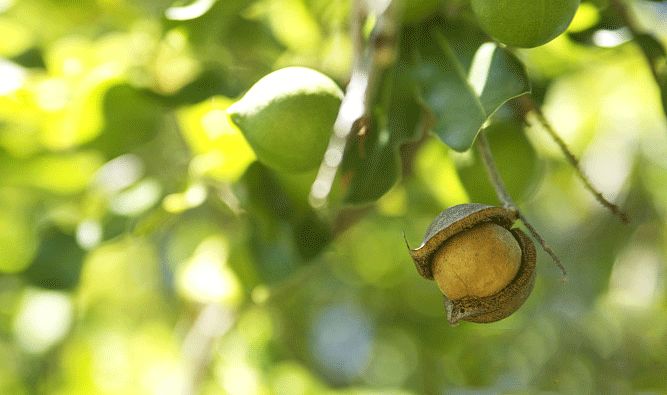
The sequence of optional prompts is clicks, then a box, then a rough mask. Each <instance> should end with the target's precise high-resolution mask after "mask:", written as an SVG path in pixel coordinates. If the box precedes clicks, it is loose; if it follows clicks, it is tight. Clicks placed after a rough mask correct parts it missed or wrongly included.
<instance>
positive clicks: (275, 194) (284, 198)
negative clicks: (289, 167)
mask: <svg viewBox="0 0 667 395" xmlns="http://www.w3.org/2000/svg"><path fill="white" fill-rule="evenodd" d="M242 181H243V183H244V185H245V191H246V195H247V198H246V199H244V202H243V205H244V208H245V209H246V211H247V213H248V220H249V224H250V232H249V233H250V234H249V240H248V243H249V244H250V246H251V249H250V250H251V254H252V256H253V258H254V261H255V263H256V265H257V268H258V272H259V273H261V276H262V280H263V281H265V282H267V283H276V282H280V281H282V280H285V279H286V278H287V277H289V276H290V275H292V274H294V272H295V271H297V270H298V269H299V268H300V267H301V266H303V265H304V264H306V263H307V262H308V261H309V260H310V259H312V258H313V257H315V256H316V255H317V254H319V253H320V252H321V251H322V249H324V247H326V246H327V245H328V243H329V241H331V238H332V236H331V230H330V226H329V225H328V224H327V223H326V222H325V221H324V220H322V219H321V218H320V217H319V216H318V214H317V213H316V212H315V211H314V210H313V209H312V208H311V207H310V206H308V204H307V202H306V199H303V200H301V199H297V198H295V197H294V196H290V195H289V194H288V193H287V191H286V187H285V185H283V184H282V183H281V182H280V180H279V178H278V177H277V176H276V174H275V173H273V172H272V171H271V170H270V169H269V168H267V167H266V166H264V165H262V164H260V163H258V162H255V163H253V164H251V165H250V167H249V168H248V170H247V171H246V173H245V175H244V177H243V180H242ZM308 185H309V184H308Z"/></svg>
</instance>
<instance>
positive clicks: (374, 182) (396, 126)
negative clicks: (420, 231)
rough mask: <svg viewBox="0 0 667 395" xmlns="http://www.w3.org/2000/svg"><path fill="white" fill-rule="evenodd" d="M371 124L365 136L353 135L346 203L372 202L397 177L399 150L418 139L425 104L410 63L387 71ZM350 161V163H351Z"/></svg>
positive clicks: (399, 169)
mask: <svg viewBox="0 0 667 395" xmlns="http://www.w3.org/2000/svg"><path fill="white" fill-rule="evenodd" d="M378 85H379V86H381V87H382V90H381V91H380V92H379V94H378V99H377V102H376V103H375V107H374V109H373V114H372V117H371V119H370V121H369V122H370V124H369V125H368V128H367V130H366V132H365V133H364V135H363V136H355V137H353V140H352V144H350V145H351V147H350V149H349V150H348V154H347V155H346V163H347V166H346V168H345V169H344V170H345V171H348V172H349V174H351V175H352V176H351V179H350V182H349V186H348V191H347V195H346V197H345V202H346V203H351V204H363V203H368V202H373V201H375V200H377V199H378V198H380V197H381V196H382V195H384V194H385V193H386V192H387V191H388V190H389V189H390V188H391V187H392V186H393V185H394V184H395V183H396V181H397V180H398V178H399V176H400V172H401V158H400V153H399V149H400V146H401V145H402V144H404V143H405V142H408V141H412V140H415V138H418V132H419V128H418V123H419V120H420V117H421V114H422V107H421V105H420V104H419V102H418V100H417V92H416V90H415V86H414V81H413V80H412V78H410V70H409V64H408V63H407V62H405V61H403V60H399V61H398V62H397V63H396V64H395V65H394V66H393V67H392V68H390V69H389V70H387V71H385V72H384V73H383V75H382V77H381V82H380V83H379V84H378ZM350 164H351V165H350Z"/></svg>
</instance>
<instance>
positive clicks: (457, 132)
mask: <svg viewBox="0 0 667 395" xmlns="http://www.w3.org/2000/svg"><path fill="white" fill-rule="evenodd" d="M414 39H415V40H416V41H415V43H416V45H417V47H418V49H417V51H416V53H415V59H414V61H415V73H416V78H417V80H418V83H419V87H420V90H421V96H422V99H423V100H424V102H425V103H426V105H427V106H428V108H429V109H430V110H431V112H432V113H433V115H434V116H435V118H436V123H435V127H434V131H435V133H436V134H437V135H438V137H440V139H441V140H442V141H443V142H444V143H445V144H447V145H448V146H450V147H451V148H453V149H454V150H456V151H459V152H463V151H466V150H468V149H469V148H470V147H471V146H472V144H473V142H474V140H475V137H476V136H477V133H478V132H479V131H480V129H481V128H482V126H483V125H484V124H485V122H486V121H487V120H488V119H489V117H490V116H491V115H493V113H494V112H495V111H496V110H497V109H498V107H500V106H501V105H502V104H503V103H505V102H507V101H508V100H510V99H512V98H514V97H517V96H520V95H523V94H525V93H528V92H530V83H529V81H528V77H527V75H526V72H525V70H524V68H523V65H522V64H521V62H520V61H519V60H518V59H517V58H516V57H515V56H514V55H512V54H511V53H510V52H509V51H507V50H506V49H503V48H501V47H498V46H497V45H495V44H491V43H487V44H483V45H482V46H481V47H479V49H478V50H477V52H476V54H475V57H474V58H473V62H472V64H471V66H470V69H469V70H468V71H467V72H466V70H465V69H464V68H463V66H462V64H461V63H460V61H459V60H458V58H457V57H456V55H455V53H454V51H453V50H452V47H451V45H450V44H449V41H448V40H447V38H446V37H445V36H444V35H443V34H442V33H440V32H439V31H435V30H428V31H427V30H423V31H421V32H419V33H417V34H416V35H415V37H414Z"/></svg>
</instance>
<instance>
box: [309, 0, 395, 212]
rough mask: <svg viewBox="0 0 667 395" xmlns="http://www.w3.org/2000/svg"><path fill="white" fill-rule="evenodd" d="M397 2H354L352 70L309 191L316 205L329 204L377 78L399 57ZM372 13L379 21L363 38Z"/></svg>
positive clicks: (312, 202) (311, 201)
mask: <svg viewBox="0 0 667 395" xmlns="http://www.w3.org/2000/svg"><path fill="white" fill-rule="evenodd" d="M396 3H397V2H396V1H388V2H365V1H363V0H356V1H355V2H354V4H353V11H352V39H353V44H354V60H353V65H352V73H351V76H350V82H349V83H348V85H347V89H346V92H345V96H344V97H343V101H342V102H341V105H340V109H339V111H338V116H337V117H336V121H335V122H334V127H333V134H332V135H331V138H330V140H329V146H328V147H327V150H326V152H325V154H324V158H323V160H322V164H321V165H320V169H319V172H318V174H317V177H316V178H315V181H314V182H313V185H312V187H311V190H310V203H311V205H312V206H313V207H321V206H323V205H324V204H325V203H326V199H327V197H328V196H329V193H330V192H331V188H332V186H333V182H334V179H335V178H336V173H337V172H338V167H339V166H340V164H341V162H342V160H343V154H344V152H345V146H346V145H347V140H348V137H349V136H350V134H352V132H353V131H354V130H355V129H356V126H357V124H358V122H357V121H358V120H359V119H361V118H362V117H364V116H367V115H368V113H369V108H370V106H371V104H372V103H373V100H374V97H375V93H376V91H377V81H378V77H379V75H380V73H381V71H382V70H384V69H385V68H386V67H388V66H389V65H390V64H391V63H393V61H394V59H395V57H396V56H395V54H396V42H397V40H396V36H397V33H398V30H399V18H398V17H397V15H396V14H397V13H398V10H397V8H398V5H397V4H396ZM369 14H370V15H372V16H374V17H375V18H376V23H375V28H374V29H373V32H372V34H371V37H370V38H369V40H364V35H363V29H364V25H365V23H366V20H367V17H368V15H369Z"/></svg>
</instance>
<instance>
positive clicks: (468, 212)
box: [408, 203, 536, 325]
mask: <svg viewBox="0 0 667 395" xmlns="http://www.w3.org/2000/svg"><path fill="white" fill-rule="evenodd" d="M517 219H518V214H517V212H516V211H515V210H512V209H507V208H502V207H494V206H487V205H484V204H478V203H469V204H461V205H458V206H453V207H450V208H448V209H446V210H444V211H443V212H441V213H440V215H438V216H437V217H436V218H435V220H434V221H433V222H432V223H431V225H430V226H429V228H428V230H427V231H426V236H425V237H424V241H423V242H422V244H421V245H420V246H419V247H418V248H416V249H410V255H411V256H412V259H413V260H414V262H415V266H416V267H417V271H418V272H419V274H420V275H421V276H422V277H424V278H427V279H429V280H435V281H436V283H437V284H438V288H440V291H441V292H442V293H443V295H444V300H445V310H446V312H447V321H449V323H450V324H452V325H454V324H456V323H458V322H459V321H470V322H478V323H488V322H494V321H498V320H501V319H503V318H506V317H508V316H510V315H511V314H512V313H514V312H515V311H516V310H517V309H518V308H519V307H520V306H521V305H522V304H523V302H525V300H526V299H527V298H528V295H530V293H531V291H532V289H533V285H534V284H535V260H536V254H535V246H534V245H533V243H532V241H531V240H530V239H529V238H528V236H526V234H525V233H523V232H522V231H521V230H519V229H512V225H513V224H514V222H516V220H517ZM408 248H409V246H408Z"/></svg>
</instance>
